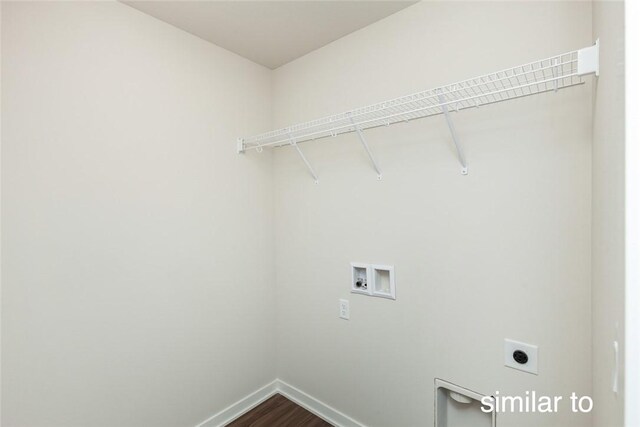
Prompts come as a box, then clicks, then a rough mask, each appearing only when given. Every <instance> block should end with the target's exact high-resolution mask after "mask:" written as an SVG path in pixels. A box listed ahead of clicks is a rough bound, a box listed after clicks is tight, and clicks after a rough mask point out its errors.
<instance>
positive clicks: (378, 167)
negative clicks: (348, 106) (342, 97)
mask: <svg viewBox="0 0 640 427" xmlns="http://www.w3.org/2000/svg"><path fill="white" fill-rule="evenodd" d="M349 120H351V124H352V125H353V128H354V129H355V131H356V133H357V134H358V138H359V139H360V142H361V143H362V146H363V147H364V149H365V150H366V151H367V154H368V155H369V160H371V164H372V165H373V168H374V169H375V170H376V173H377V174H378V180H381V179H382V172H380V166H378V162H376V159H375V157H373V153H372V152H371V149H370V148H369V144H367V140H366V139H364V135H363V134H362V131H361V130H360V128H359V127H358V125H357V124H356V123H355V122H354V121H353V117H349Z"/></svg>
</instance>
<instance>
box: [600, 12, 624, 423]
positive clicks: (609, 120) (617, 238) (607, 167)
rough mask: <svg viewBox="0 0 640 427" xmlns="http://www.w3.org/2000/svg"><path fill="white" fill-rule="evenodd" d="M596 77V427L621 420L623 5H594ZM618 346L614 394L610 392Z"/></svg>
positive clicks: (622, 327)
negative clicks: (615, 344) (597, 50)
mask: <svg viewBox="0 0 640 427" xmlns="http://www.w3.org/2000/svg"><path fill="white" fill-rule="evenodd" d="M593 37H594V38H600V46H601V49H600V77H599V78H598V82H597V84H596V85H595V86H594V96H593V154H592V155H593V224H592V233H593V234H592V240H593V252H592V257H593V258H592V259H593V261H592V274H593V395H594V399H595V401H596V402H597V406H595V409H594V413H593V420H594V425H595V426H622V425H623V416H624V408H623V404H624V397H623V394H622V391H623V390H624V381H623V376H624V369H623V364H624V361H623V359H624V358H623V355H624V347H623V340H624V164H625V160H624V96H625V91H624V3H622V2H594V4H593ZM615 340H617V341H619V342H620V345H621V347H620V350H619V360H620V368H619V385H618V389H619V394H618V395H617V396H616V395H615V394H614V393H613V391H612V381H613V375H614V374H613V373H614V370H615V368H614V356H613V342H614V341H615Z"/></svg>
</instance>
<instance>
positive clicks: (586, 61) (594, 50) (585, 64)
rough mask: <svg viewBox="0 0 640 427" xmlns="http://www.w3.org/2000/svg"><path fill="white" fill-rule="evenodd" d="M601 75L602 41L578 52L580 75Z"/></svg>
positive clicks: (598, 40) (597, 40)
mask: <svg viewBox="0 0 640 427" xmlns="http://www.w3.org/2000/svg"><path fill="white" fill-rule="evenodd" d="M587 74H595V75H596V77H597V76H599V75H600V39H596V42H595V44H594V45H593V46H589V47H585V48H584V49H580V50H579V51H578V75H580V76H584V75H587Z"/></svg>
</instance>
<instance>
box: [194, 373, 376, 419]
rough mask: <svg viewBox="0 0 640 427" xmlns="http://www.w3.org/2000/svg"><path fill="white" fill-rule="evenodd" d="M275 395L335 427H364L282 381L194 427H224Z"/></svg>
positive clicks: (255, 392) (268, 386)
mask: <svg viewBox="0 0 640 427" xmlns="http://www.w3.org/2000/svg"><path fill="white" fill-rule="evenodd" d="M277 393H279V394H281V395H283V396H284V397H286V398H287V399H289V400H291V401H293V402H295V403H297V404H298V405H300V406H302V407H303V408H305V409H306V410H307V411H309V412H311V413H313V414H315V415H317V416H318V417H320V418H322V419H323V420H325V421H326V422H328V423H329V424H331V425H333V426H335V427H365V425H364V424H361V423H359V422H358V421H356V420H354V419H353V418H351V417H349V416H348V415H345V414H343V413H342V412H340V411H338V410H337V409H334V408H332V407H331V406H329V405H327V404H326V403H324V402H321V401H320V400H318V399H316V398H315V397H312V396H310V395H308V394H307V393H305V392H304V391H302V390H300V389H298V388H296V387H294V386H292V385H290V384H287V383H286V382H284V381H282V380H274V381H272V382H270V383H269V384H267V385H265V386H263V387H261V388H260V389H258V390H256V391H254V392H253V393H251V394H249V395H248V396H246V397H243V398H242V399H240V400H238V401H237V402H236V403H234V404H232V405H230V406H228V407H227V408H225V409H223V410H222V411H220V412H218V413H217V414H215V415H213V416H211V417H209V418H207V419H206V420H204V421H203V422H201V423H200V424H198V425H197V426H196V427H224V426H225V425H227V424H229V423H230V422H231V421H233V420H235V419H236V418H238V417H240V416H242V415H243V414H245V413H247V412H249V411H250V410H252V409H253V408H255V407H256V406H258V405H259V404H261V403H262V402H264V401H265V400H267V399H268V398H270V397H271V396H273V395H274V394H277Z"/></svg>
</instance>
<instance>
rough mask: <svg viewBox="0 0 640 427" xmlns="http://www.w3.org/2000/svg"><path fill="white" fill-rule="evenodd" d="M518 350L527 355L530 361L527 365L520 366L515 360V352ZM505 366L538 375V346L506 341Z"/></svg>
mask: <svg viewBox="0 0 640 427" xmlns="http://www.w3.org/2000/svg"><path fill="white" fill-rule="evenodd" d="M516 350H520V351H524V352H525V353H527V356H528V357H529V360H528V361H527V363H525V364H520V363H518V362H516V361H515V360H514V359H513V352H514V351H516ZM504 366H507V367H509V368H513V369H517V370H519V371H524V372H528V373H530V374H534V375H538V346H537V345H533V344H527V343H523V342H520V341H514V340H509V339H505V340H504Z"/></svg>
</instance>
